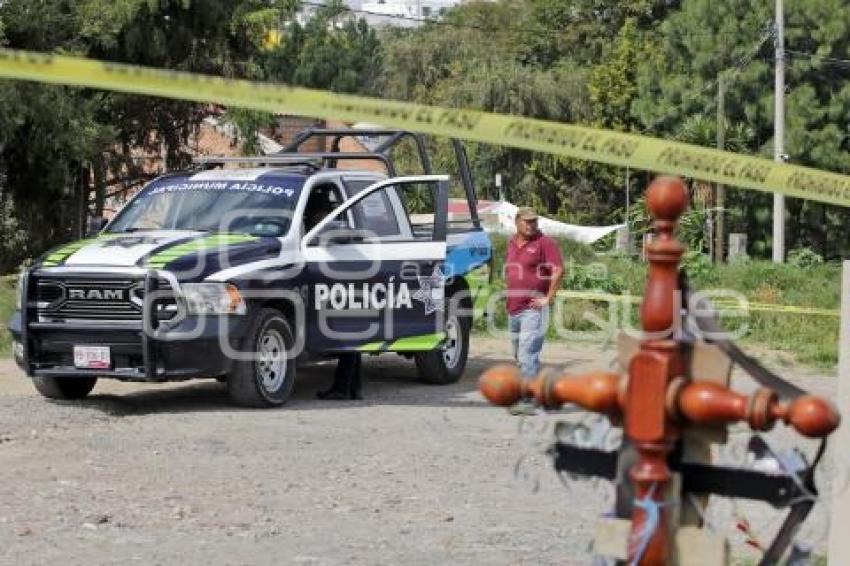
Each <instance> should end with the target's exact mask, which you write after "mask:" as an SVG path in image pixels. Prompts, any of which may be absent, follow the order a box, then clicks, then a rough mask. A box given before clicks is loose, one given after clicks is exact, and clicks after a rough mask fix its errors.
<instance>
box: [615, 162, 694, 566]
mask: <svg viewBox="0 0 850 566" xmlns="http://www.w3.org/2000/svg"><path fill="white" fill-rule="evenodd" d="M646 196H647V206H648V208H649V211H650V213H651V214H652V216H653V217H654V218H655V232H656V238H655V239H654V240H653V241H652V243H650V244H649V245H648V250H647V260H648V261H649V277H648V278H647V282H646V290H645V291H644V296H643V304H641V308H640V317H641V325H642V327H643V331H644V333H646V338H645V339H644V340H643V341H642V342H641V345H640V351H639V352H638V353H637V354H635V356H634V357H633V358H632V360H631V363H630V364H629V385H628V388H627V390H626V406H625V408H624V412H625V416H626V418H625V422H624V430H625V434H626V436H627V437H628V438H629V440H631V441H632V443H633V444H634V446H635V450H636V451H637V461H636V462H635V464H634V465H633V466H632V468H631V470H630V471H629V475H630V477H631V479H632V482H633V483H634V487H635V495H636V497H637V499H638V500H645V501H652V502H653V504H655V505H658V506H659V508H658V517H657V518H658V521H657V523H655V524H650V521H649V520H648V519H649V517H648V513H647V510H646V508H645V507H644V506H641V505H635V506H634V512H633V515H632V532H631V536H630V539H629V556H630V558H631V559H632V560H634V559H635V558H637V559H638V564H640V565H641V566H643V565H659V564H665V563H666V562H667V558H668V555H669V547H670V541H669V538H670V537H669V536H668V535H669V532H668V529H669V525H668V522H667V517H668V509H667V505H666V504H667V498H666V492H667V484H668V482H669V481H670V469H669V468H668V467H667V457H668V455H669V454H670V451H671V450H672V449H673V444H674V442H675V441H676V438H677V437H678V435H679V430H678V428H677V427H676V425H675V424H674V423H673V422H672V421H671V419H670V418H669V416H668V415H667V405H666V395H667V388H668V385H669V384H670V382H671V381H672V380H673V379H674V378H675V377H677V376H680V375H682V373H683V371H682V370H683V363H682V356H681V352H680V348H679V344H678V343H677V342H676V341H675V340H673V329H674V325H675V324H677V323H678V317H679V310H680V309H681V305H680V300H679V293H678V290H679V284H678V281H679V260H680V259H681V257H682V254H683V253H684V248H683V247H682V245H681V244H680V243H679V242H678V241H677V240H676V239H675V237H674V235H673V231H674V230H675V228H676V221H677V220H678V218H679V215H681V214H682V212H683V211H684V210H685V206H687V193H686V192H685V187H684V185H683V184H682V182H681V181H680V180H679V179H677V178H674V177H658V178H656V179H655V180H654V181H653V182H652V184H651V185H650V186H649V189H648V191H647V195H646Z"/></svg>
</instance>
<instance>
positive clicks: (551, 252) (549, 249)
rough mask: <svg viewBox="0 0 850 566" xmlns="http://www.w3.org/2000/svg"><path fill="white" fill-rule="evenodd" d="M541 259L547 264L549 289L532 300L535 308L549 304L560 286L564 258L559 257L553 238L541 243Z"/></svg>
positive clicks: (559, 253)
mask: <svg viewBox="0 0 850 566" xmlns="http://www.w3.org/2000/svg"><path fill="white" fill-rule="evenodd" d="M542 245H543V261H544V263H546V264H547V265H548V266H549V290H548V291H547V292H546V296H545V297H537V298H536V299H533V300H532V304H533V305H534V306H535V307H536V308H543V307H545V306H548V305H551V304H552V302H553V301H554V300H555V295H557V294H558V290H559V289H560V288H561V280H562V279H563V278H564V260H563V258H562V257H561V250H560V249H559V248H558V245H557V244H556V243H555V242H554V241H553V240H547V241H546V242H544V243H543V244H542Z"/></svg>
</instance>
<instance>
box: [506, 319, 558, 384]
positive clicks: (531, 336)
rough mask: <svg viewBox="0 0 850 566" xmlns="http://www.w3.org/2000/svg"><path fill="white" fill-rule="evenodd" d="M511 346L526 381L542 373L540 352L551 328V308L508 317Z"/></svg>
mask: <svg viewBox="0 0 850 566" xmlns="http://www.w3.org/2000/svg"><path fill="white" fill-rule="evenodd" d="M508 321H509V323H510V333H511V345H512V346H513V352H514V359H516V361H517V363H518V364H519V371H520V373H522V376H523V377H524V378H526V379H530V378H532V377H536V376H537V374H538V373H540V351H541V350H543V339H544V338H545V336H546V329H547V328H548V327H549V307H544V308H542V309H526V310H524V311H521V312H519V313H517V314H513V315H510V316H509V317H508Z"/></svg>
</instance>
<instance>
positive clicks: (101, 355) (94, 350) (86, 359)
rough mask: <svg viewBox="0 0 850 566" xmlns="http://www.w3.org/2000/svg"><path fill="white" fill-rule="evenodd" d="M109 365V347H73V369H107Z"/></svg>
mask: <svg viewBox="0 0 850 566" xmlns="http://www.w3.org/2000/svg"><path fill="white" fill-rule="evenodd" d="M111 363H112V361H111V360H110V356H109V346H74V367H77V368H80V369H109V366H110V365H111Z"/></svg>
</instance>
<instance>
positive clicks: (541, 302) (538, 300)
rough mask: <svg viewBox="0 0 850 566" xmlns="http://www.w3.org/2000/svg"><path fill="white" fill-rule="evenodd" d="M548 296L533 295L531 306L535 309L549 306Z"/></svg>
mask: <svg viewBox="0 0 850 566" xmlns="http://www.w3.org/2000/svg"><path fill="white" fill-rule="evenodd" d="M549 303H550V301H549V297H534V298H533V299H531V307H532V308H535V309H542V308H543V307H548V306H549Z"/></svg>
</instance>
